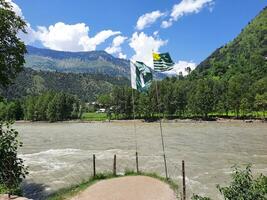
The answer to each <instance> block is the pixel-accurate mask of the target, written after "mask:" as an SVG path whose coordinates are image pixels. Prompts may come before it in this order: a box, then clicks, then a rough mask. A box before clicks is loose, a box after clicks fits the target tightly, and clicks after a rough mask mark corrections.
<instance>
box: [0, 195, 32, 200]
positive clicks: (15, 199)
mask: <svg viewBox="0 0 267 200" xmlns="http://www.w3.org/2000/svg"><path fill="white" fill-rule="evenodd" d="M0 200H28V199H27V198H24V197H17V196H11V198H8V195H7V194H3V195H1V194H0Z"/></svg>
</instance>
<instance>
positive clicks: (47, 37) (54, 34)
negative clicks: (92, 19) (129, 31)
mask: <svg viewBox="0 0 267 200" xmlns="http://www.w3.org/2000/svg"><path fill="white" fill-rule="evenodd" d="M6 1H7V2H9V3H10V4H11V5H12V9H13V11H14V12H15V13H16V14H17V15H18V16H20V17H22V18H23V19H24V20H25V18H24V16H23V13H22V10H21V9H20V7H19V6H18V5H17V4H15V3H14V2H12V0H6ZM26 24H27V26H26V31H27V34H25V33H23V32H20V33H19V34H18V36H19V37H20V38H21V39H22V40H23V41H24V42H25V43H26V44H31V43H33V42H35V41H37V40H38V41H40V42H41V43H42V44H43V46H45V47H47V48H50V49H54V50H64V51H93V50H95V49H96V47H97V46H98V45H100V44H102V43H103V42H105V41H106V40H107V39H108V38H110V37H112V36H115V35H118V34H120V32H119V31H112V30H103V31H100V32H99V33H97V34H96V35H95V36H94V37H89V27H88V26H86V25H85V24H84V23H77V24H70V25H69V24H65V23H63V22H58V23H56V24H55V25H51V26H49V27H48V28H47V27H44V26H39V27H38V28H37V30H34V29H32V28H31V25H30V23H28V22H27V21H26Z"/></svg>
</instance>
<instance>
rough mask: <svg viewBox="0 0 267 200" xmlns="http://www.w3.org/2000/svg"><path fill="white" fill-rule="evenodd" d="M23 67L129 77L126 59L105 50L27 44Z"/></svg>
mask: <svg viewBox="0 0 267 200" xmlns="http://www.w3.org/2000/svg"><path fill="white" fill-rule="evenodd" d="M27 51H28V53H27V54H26V55H25V61H26V63H25V67H26V68H31V69H34V70H42V71H54V72H67V73H69V72H72V73H90V74H103V75H109V76H124V77H129V74H130V70H129V68H130V63H129V61H128V60H125V59H120V58H115V57H113V56H112V55H110V54H108V53H106V52H105V51H89V52H66V51H55V50H50V49H40V48H36V47H32V46H27Z"/></svg>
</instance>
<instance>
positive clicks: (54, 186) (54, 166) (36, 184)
mask: <svg viewBox="0 0 267 200" xmlns="http://www.w3.org/2000/svg"><path fill="white" fill-rule="evenodd" d="M114 155H115V154H113V152H109V153H108V155H104V154H103V153H102V152H96V153H95V170H96V173H97V174H98V173H113V171H114ZM27 156H28V155H27V154H26V155H23V154H22V155H20V157H21V158H22V159H24V160H25V163H26V165H28V167H29V174H28V175H27V177H26V179H25V180H24V181H23V183H22V189H23V196H24V197H27V198H29V199H34V200H35V199H36V200H43V199H47V198H48V197H49V196H50V195H51V194H53V193H54V192H57V191H58V190H60V189H62V188H69V187H71V186H74V185H78V184H80V183H82V182H84V181H88V180H89V178H90V177H92V176H93V174H94V167H93V163H94V162H93V154H88V157H87V158H85V159H80V160H79V161H78V160H75V157H73V156H71V155H68V154H66V155H61V156H60V160H56V159H55V160H54V163H53V162H52V161H51V160H47V158H46V157H45V156H43V155H42V156H40V157H39V160H38V161H36V160H30V159H29V158H28V157H27ZM37 156H38V153H37V154H36V157H37ZM40 160H41V161H40ZM73 160H75V162H74V161H73ZM36 162H37V163H36ZM138 162H139V171H140V172H144V173H156V174H157V175H160V176H162V177H165V169H164V160H163V156H162V155H142V154H139V155H138ZM167 164H168V172H169V178H170V179H172V180H173V181H175V182H176V183H177V184H178V185H179V193H180V192H181V187H180V185H181V181H182V172H181V161H179V160H177V161H173V160H168V157H167ZM125 171H128V172H129V171H132V172H136V155H135V152H132V153H131V154H129V152H127V153H124V152H119V153H116V174H117V175H124V173H125Z"/></svg>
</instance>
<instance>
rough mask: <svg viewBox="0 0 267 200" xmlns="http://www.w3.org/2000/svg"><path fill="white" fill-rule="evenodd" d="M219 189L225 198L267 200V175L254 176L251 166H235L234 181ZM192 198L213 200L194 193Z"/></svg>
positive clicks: (218, 186) (233, 199)
mask: <svg viewBox="0 0 267 200" xmlns="http://www.w3.org/2000/svg"><path fill="white" fill-rule="evenodd" d="M217 188H218V190H219V191H220V193H221V194H222V195H223V197H224V199H225V200H266V199H267V177H266V176H263V175H262V174H261V175H260V176H258V177H257V178H254V177H253V176H252V171H251V166H250V165H248V166H247V167H246V168H245V169H239V168H237V167H236V168H235V169H234V172H233V173H232V182H231V183H230V185H229V186H226V187H221V186H220V185H217ZM192 200H211V199H210V198H208V197H201V196H198V195H194V196H193V197H192Z"/></svg>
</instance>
